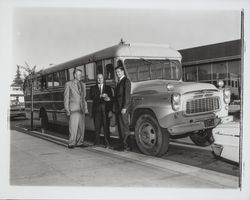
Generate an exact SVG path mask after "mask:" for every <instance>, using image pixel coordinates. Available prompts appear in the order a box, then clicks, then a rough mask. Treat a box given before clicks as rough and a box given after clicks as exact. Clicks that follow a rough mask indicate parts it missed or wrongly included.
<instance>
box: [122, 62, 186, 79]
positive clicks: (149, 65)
mask: <svg viewBox="0 0 250 200" xmlns="http://www.w3.org/2000/svg"><path fill="white" fill-rule="evenodd" d="M124 64H125V67H126V69H127V72H128V75H129V78H130V80H131V81H132V82H138V81H146V80H156V79H164V80H180V79H181V64H180V62H179V61H177V60H167V59H164V60H156V59H144V58H141V59H126V60H125V62H124Z"/></svg>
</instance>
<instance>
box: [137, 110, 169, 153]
mask: <svg viewBox="0 0 250 200" xmlns="http://www.w3.org/2000/svg"><path fill="white" fill-rule="evenodd" d="M135 139H136V143H137V146H138V148H139V150H140V151H141V152H142V153H143V154H146V155H151V156H157V157H160V156H162V155H164V154H165V153H166V152H167V150H168V147H169V134H168V133H167V132H165V131H164V130H163V129H162V128H161V127H160V125H159V123H158V122H157V120H156V118H155V117H154V115H153V113H151V112H144V113H142V114H141V115H140V116H139V117H138V119H137V121H136V124H135Z"/></svg>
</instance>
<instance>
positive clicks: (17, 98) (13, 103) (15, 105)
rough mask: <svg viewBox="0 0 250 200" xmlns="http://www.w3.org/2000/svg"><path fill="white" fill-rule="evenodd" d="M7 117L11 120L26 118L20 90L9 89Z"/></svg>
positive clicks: (16, 88)
mask: <svg viewBox="0 0 250 200" xmlns="http://www.w3.org/2000/svg"><path fill="white" fill-rule="evenodd" d="M9 116H10V118H11V119H13V118H14V117H24V118H26V113H25V105H24V94H23V92H22V91H21V88H18V87H12V88H11V94H10V110H9Z"/></svg>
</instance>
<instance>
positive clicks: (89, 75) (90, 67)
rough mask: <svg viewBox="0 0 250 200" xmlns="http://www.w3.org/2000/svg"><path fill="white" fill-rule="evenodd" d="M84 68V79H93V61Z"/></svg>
mask: <svg viewBox="0 0 250 200" xmlns="http://www.w3.org/2000/svg"><path fill="white" fill-rule="evenodd" d="M85 68H86V81H88V80H94V79H95V63H88V64H86V65H85Z"/></svg>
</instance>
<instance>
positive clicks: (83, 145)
mask: <svg viewBox="0 0 250 200" xmlns="http://www.w3.org/2000/svg"><path fill="white" fill-rule="evenodd" d="M88 146H89V145H87V144H78V145H76V147H82V148H85V147H88Z"/></svg>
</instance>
